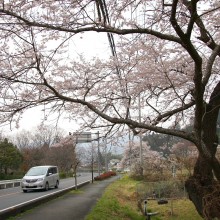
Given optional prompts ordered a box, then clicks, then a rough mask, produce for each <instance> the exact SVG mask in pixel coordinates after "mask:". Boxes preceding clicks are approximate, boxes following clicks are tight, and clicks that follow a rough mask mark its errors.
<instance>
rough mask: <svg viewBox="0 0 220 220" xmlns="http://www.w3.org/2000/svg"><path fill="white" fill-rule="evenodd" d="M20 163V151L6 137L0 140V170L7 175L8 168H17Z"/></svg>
mask: <svg viewBox="0 0 220 220" xmlns="http://www.w3.org/2000/svg"><path fill="white" fill-rule="evenodd" d="M21 163H22V155H21V153H20V151H19V150H18V149H17V147H16V146H14V145H13V144H12V143H10V142H8V139H6V138H5V139H4V140H3V141H1V142H0V171H2V170H3V171H4V173H5V174H6V175H7V174H8V170H9V169H12V170H13V169H17V168H18V167H19V166H20V165H21Z"/></svg>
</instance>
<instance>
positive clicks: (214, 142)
mask: <svg viewBox="0 0 220 220" xmlns="http://www.w3.org/2000/svg"><path fill="white" fill-rule="evenodd" d="M219 105H220V82H219V83H218V85H217V86H216V88H215V90H214V91H213V94H212V95H211V98H210V102H209V103H208V104H207V105H206V109H205V112H204V117H203V136H202V141H203V142H204V143H205V146H206V148H207V149H208V151H209V152H210V154H211V158H207V157H205V156H204V155H202V154H201V152H200V154H199V157H198V159H197V162H196V165H195V167H194V173H193V175H192V176H191V177H190V178H189V179H188V180H187V181H186V189H187V191H188V194H189V198H190V199H191V200H192V202H193V203H194V205H195V207H196V209H197V211H198V213H199V214H200V215H201V216H203V217H204V218H205V219H208V220H209V219H210V220H211V219H213V218H215V217H216V218H218V219H220V163H219V161H218V160H217V159H216V158H215V154H216V150H217V146H218V137H217V135H216V125H217V118H218V113H219ZM213 174H214V175H213Z"/></svg>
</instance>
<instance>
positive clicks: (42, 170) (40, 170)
mask: <svg viewBox="0 0 220 220" xmlns="http://www.w3.org/2000/svg"><path fill="white" fill-rule="evenodd" d="M47 170H48V168H47V167H32V168H31V169H30V170H29V171H28V172H27V174H26V176H39V175H44V174H46V173H47Z"/></svg>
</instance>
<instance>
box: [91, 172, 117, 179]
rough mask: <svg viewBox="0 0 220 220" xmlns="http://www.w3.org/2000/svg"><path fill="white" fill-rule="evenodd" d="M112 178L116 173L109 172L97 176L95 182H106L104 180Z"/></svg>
mask: <svg viewBox="0 0 220 220" xmlns="http://www.w3.org/2000/svg"><path fill="white" fill-rule="evenodd" d="M111 176H116V172H114V171H108V172H105V173H102V174H101V175H99V176H96V177H95V178H94V180H104V179H107V178H109V177H111Z"/></svg>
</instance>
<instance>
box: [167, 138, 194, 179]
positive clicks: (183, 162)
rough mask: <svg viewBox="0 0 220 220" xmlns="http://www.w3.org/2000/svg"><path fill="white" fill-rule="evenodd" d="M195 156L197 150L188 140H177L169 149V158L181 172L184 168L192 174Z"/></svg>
mask: <svg viewBox="0 0 220 220" xmlns="http://www.w3.org/2000/svg"><path fill="white" fill-rule="evenodd" d="M197 157H198V152H197V150H196V147H195V146H194V145H192V143H190V142H188V141H182V142H178V143H177V144H175V145H174V146H173V147H172V149H171V155H170V158H171V159H172V162H173V163H174V164H177V166H178V167H179V169H180V171H181V173H182V171H183V169H185V170H187V171H188V173H189V174H190V175H192V171H193V167H194V166H195V161H196V158H197Z"/></svg>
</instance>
